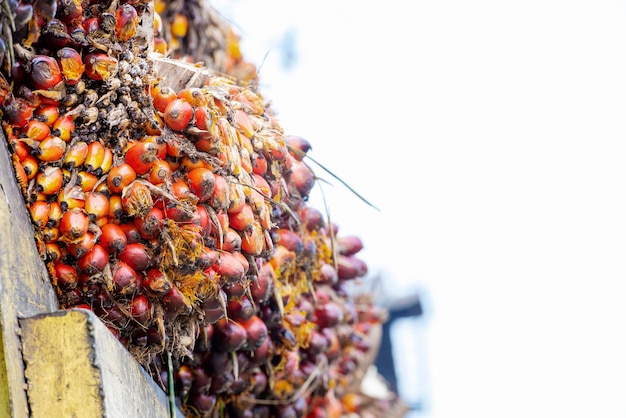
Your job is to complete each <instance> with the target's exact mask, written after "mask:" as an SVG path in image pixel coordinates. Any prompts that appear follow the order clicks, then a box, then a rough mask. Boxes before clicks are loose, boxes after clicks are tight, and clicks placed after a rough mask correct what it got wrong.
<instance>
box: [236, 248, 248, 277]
mask: <svg viewBox="0 0 626 418" xmlns="http://www.w3.org/2000/svg"><path fill="white" fill-rule="evenodd" d="M232 254H233V255H234V256H235V257H236V258H237V259H238V260H239V262H240V263H241V265H242V266H243V271H244V274H248V270H250V262H249V261H248V258H247V257H246V256H245V255H244V254H242V253H240V252H239V251H236V252H234V253H232Z"/></svg>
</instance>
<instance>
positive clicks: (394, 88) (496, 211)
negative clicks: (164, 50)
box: [212, 0, 626, 418]
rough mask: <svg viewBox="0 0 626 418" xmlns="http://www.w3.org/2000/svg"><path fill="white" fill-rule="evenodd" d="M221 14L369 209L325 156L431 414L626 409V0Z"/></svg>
mask: <svg viewBox="0 0 626 418" xmlns="http://www.w3.org/2000/svg"><path fill="white" fill-rule="evenodd" d="M212 3H213V5H214V6H215V7H216V8H217V9H218V10H220V11H221V13H222V15H223V16H224V17H225V18H227V19H228V20H229V21H230V22H232V24H233V25H234V26H235V28H236V29H237V30H238V32H239V34H240V35H241V46H242V49H243V53H244V56H245V57H247V59H248V60H249V61H252V62H253V63H255V64H256V65H257V66H258V68H259V69H260V70H259V71H260V81H261V92H262V93H263V95H264V96H265V98H267V99H269V100H271V101H272V103H273V105H272V106H273V108H274V110H275V111H276V112H277V114H278V119H279V121H280V122H281V124H282V126H283V128H285V131H286V133H288V134H293V135H299V136H302V137H303V138H305V139H307V140H308V141H309V142H310V143H311V144H312V145H313V149H312V151H311V152H310V153H309V154H310V156H311V157H312V158H313V159H314V160H315V161H317V162H319V163H320V164H322V165H323V166H324V167H326V168H327V169H328V170H329V171H331V172H332V173H333V174H334V175H336V176H337V177H338V178H340V179H341V180H343V181H344V182H345V183H347V184H348V185H349V186H350V187H351V188H352V189H354V190H355V191H356V192H357V193H358V194H359V195H360V196H361V197H362V198H363V199H362V198H360V197H359V196H358V195H357V194H355V193H354V192H352V191H350V190H349V189H348V188H347V187H345V186H344V185H342V184H341V182H339V181H337V180H336V179H335V178H334V177H333V176H332V175H330V174H329V173H327V172H326V171H324V170H323V169H321V168H320V167H319V166H316V165H315V164H314V163H312V162H311V161H310V162H311V165H312V167H313V168H314V169H315V170H316V173H317V174H318V176H319V177H320V178H321V179H322V180H321V181H318V185H317V187H316V189H315V191H314V192H313V193H312V196H311V204H312V205H314V206H317V207H319V208H324V210H328V213H329V214H330V216H331V219H332V220H334V221H335V222H336V223H337V224H338V225H339V226H340V230H341V233H342V234H343V235H357V236H359V237H360V238H361V239H362V240H363V241H364V243H365V249H364V250H363V251H362V252H361V253H359V254H360V256H361V257H360V258H362V259H364V260H365V261H366V262H367V264H368V267H369V273H368V278H367V279H366V280H365V281H364V286H370V288H371V289H375V292H376V295H377V297H378V302H379V303H380V304H382V305H384V306H385V307H387V308H388V309H389V310H390V312H391V313H393V314H394V315H393V318H396V317H397V318H398V319H395V320H394V321H393V322H390V324H389V327H388V328H389V329H388V332H389V337H390V339H389V343H390V345H389V346H385V344H383V347H382V348H381V350H382V351H385V350H386V352H389V351H391V352H392V353H393V356H394V360H395V363H394V365H393V366H392V370H391V371H390V370H389V364H388V363H385V362H381V363H379V364H378V366H379V369H380V371H381V373H384V375H385V376H386V377H388V378H389V379H393V378H394V377H393V375H392V374H391V372H394V373H395V379H396V383H397V389H398V392H399V393H400V395H401V396H402V397H403V399H404V400H405V402H406V403H407V404H408V405H410V406H411V407H412V408H413V410H412V412H411V414H410V417H411V418H415V417H419V418H452V417H459V416H468V415H469V416H480V417H485V418H490V417H494V418H495V417H498V418H499V417H502V416H506V417H509V418H513V417H528V416H533V417H554V416H558V417H565V416H567V417H570V418H571V417H581V418H582V417H592V416H593V417H604V418H614V417H615V418H617V417H626V397H625V396H624V393H626V354H625V353H626V327H625V325H626V321H625V320H626V303H624V298H625V296H626V187H625V186H626V164H625V163H624V161H625V160H626V118H625V115H626V76H625V75H626V3H625V2H624V1H609V0H596V1H593V2H590V1H576V0H569V1H558V0H541V1H538V0H536V1H534V0H527V1H524V2H512V1H495V0H494V1H487V0H478V1H473V2H467V1H459V0H457V1H454V0H451V1H418V2H402V1H399V0H389V1H385V2H370V1H356V0H342V1H339V2H337V1H325V0H317V1H314V2H313V1H293V0H292V1H287V0H229V1H226V0H219V1H217V0H216V1H214V2H212ZM364 200H366V201H367V202H369V204H368V203H366V202H365V201H364Z"/></svg>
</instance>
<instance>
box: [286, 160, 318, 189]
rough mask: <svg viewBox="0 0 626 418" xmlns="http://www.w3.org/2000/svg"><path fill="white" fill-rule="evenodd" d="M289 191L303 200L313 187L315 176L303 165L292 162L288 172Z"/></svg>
mask: <svg viewBox="0 0 626 418" xmlns="http://www.w3.org/2000/svg"><path fill="white" fill-rule="evenodd" d="M288 185H289V191H290V192H291V193H292V194H297V195H298V196H300V197H302V198H305V197H306V196H308V195H309V193H310V192H311V190H312V189H313V186H314V185H315V174H314V173H313V170H311V169H310V168H309V166H307V165H306V164H305V163H303V162H301V161H297V160H295V161H293V163H292V165H291V170H290V171H289V181H288Z"/></svg>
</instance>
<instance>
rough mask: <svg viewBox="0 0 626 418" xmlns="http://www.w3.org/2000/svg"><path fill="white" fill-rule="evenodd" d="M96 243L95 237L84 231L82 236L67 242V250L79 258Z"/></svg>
mask: <svg viewBox="0 0 626 418" xmlns="http://www.w3.org/2000/svg"><path fill="white" fill-rule="evenodd" d="M95 244H96V237H95V235H94V234H93V233H91V232H85V233H84V234H83V236H82V237H80V238H79V239H78V240H76V241H72V242H68V243H67V245H66V246H67V250H68V252H69V253H70V254H71V255H73V256H74V257H76V258H80V257H82V256H83V255H85V254H87V253H88V252H90V251H91V250H93V247H94V245H95Z"/></svg>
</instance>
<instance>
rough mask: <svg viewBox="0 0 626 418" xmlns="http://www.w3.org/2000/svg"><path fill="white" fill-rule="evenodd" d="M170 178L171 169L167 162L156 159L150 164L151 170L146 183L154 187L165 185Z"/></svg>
mask: <svg viewBox="0 0 626 418" xmlns="http://www.w3.org/2000/svg"><path fill="white" fill-rule="evenodd" d="M171 178H172V169H171V168H170V165H169V164H168V163H167V161H165V160H162V159H156V160H154V162H153V163H152V168H151V170H150V174H149V176H148V181H149V182H150V183H152V184H154V185H155V186H157V185H159V184H163V183H165V182H166V181H167V180H170V179H171Z"/></svg>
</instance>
